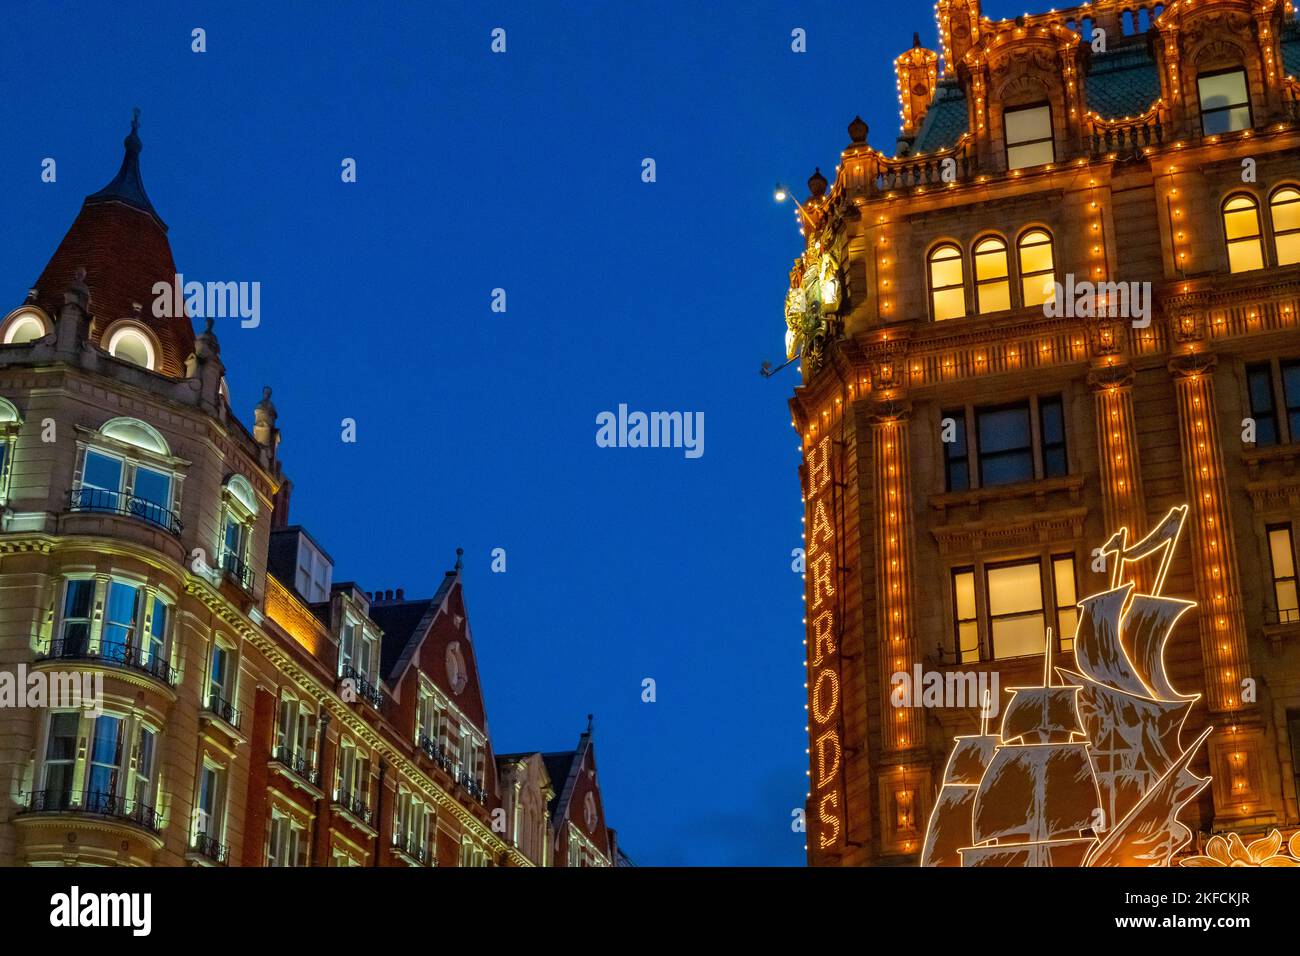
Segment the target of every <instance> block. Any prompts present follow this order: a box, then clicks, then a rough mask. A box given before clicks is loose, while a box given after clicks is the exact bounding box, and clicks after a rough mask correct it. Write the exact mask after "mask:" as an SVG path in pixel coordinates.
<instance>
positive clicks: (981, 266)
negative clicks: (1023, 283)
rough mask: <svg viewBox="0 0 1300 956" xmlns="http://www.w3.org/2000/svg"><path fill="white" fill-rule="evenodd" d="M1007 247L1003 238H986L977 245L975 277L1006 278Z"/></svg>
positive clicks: (981, 278)
mask: <svg viewBox="0 0 1300 956" xmlns="http://www.w3.org/2000/svg"><path fill="white" fill-rule="evenodd" d="M1006 276H1007V247H1006V244H1005V243H1003V241H1002V240H1001V239H984V240H982V241H981V242H979V243H978V244H977V245H976V246H975V278H976V279H979V280H985V279H1005V278H1006Z"/></svg>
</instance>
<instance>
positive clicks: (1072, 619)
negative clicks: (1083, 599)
mask: <svg viewBox="0 0 1300 956" xmlns="http://www.w3.org/2000/svg"><path fill="white" fill-rule="evenodd" d="M1056 620H1057V625H1056V627H1057V631H1058V635H1057V636H1058V637H1059V638H1060V646H1061V650H1063V651H1068V650H1072V649H1073V648H1074V632H1075V629H1076V628H1077V627H1078V626H1079V612H1078V611H1077V610H1076V609H1075V608H1062V609H1061V610H1060V611H1057V612H1056Z"/></svg>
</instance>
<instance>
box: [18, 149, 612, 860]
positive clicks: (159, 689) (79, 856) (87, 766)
mask: <svg viewBox="0 0 1300 956" xmlns="http://www.w3.org/2000/svg"><path fill="white" fill-rule="evenodd" d="M125 147H126V153H125V157H124V159H123V162H122V166H121V169H120V171H119V172H118V174H117V176H116V177H115V178H114V179H113V180H112V181H111V182H110V183H109V184H108V185H107V186H106V187H105V188H104V189H102V190H100V191H99V192H97V193H94V194H93V195H91V196H88V197H87V198H86V200H85V202H84V204H83V205H82V207H81V211H80V213H79V214H78V215H77V217H76V219H75V221H74V222H73V224H72V226H71V228H70V229H69V230H68V232H67V235H66V236H65V237H64V238H63V241H62V242H61V243H60V244H59V247H58V248H57V249H56V250H55V251H54V254H53V256H52V257H51V258H50V259H49V262H48V264H47V265H46V266H45V268H44V270H43V271H42V272H41V274H40V275H39V277H38V278H37V279H36V281H35V284H34V286H33V288H32V289H31V290H30V292H28V294H27V296H26V300H25V301H22V302H21V303H19V304H18V305H17V307H16V308H13V309H12V310H8V311H7V314H4V317H3V319H2V320H0V343H2V344H0V509H2V512H0V671H4V672H8V674H9V675H10V676H14V675H20V674H23V673H26V674H27V675H29V676H30V675H31V674H34V673H41V672H45V674H46V675H47V676H50V677H51V678H53V677H56V676H66V675H67V674H69V673H73V674H81V673H88V674H92V675H96V676H97V677H99V678H102V688H103V699H102V701H100V702H99V703H101V704H102V710H98V711H96V710H92V709H87V708H86V707H78V706H71V707H66V706H37V707H32V706H6V707H5V708H3V709H0V866H9V865H137V866H184V865H231V866H401V867H435V866H437V867H447V866H502V865H507V866H516V865H518V866H530V865H534V866H612V865H616V864H618V863H619V862H620V861H623V862H625V860H626V858H625V857H623V856H622V855H621V854H620V852H619V850H618V847H617V844H616V841H615V833H614V830H613V829H611V828H609V827H608V826H606V823H605V816H604V806H603V803H602V800H601V795H600V788H599V785H598V780H597V774H596V757H595V749H594V744H593V739H592V733H591V724H590V720H589V721H588V725H587V729H586V730H585V731H584V732H582V733H581V734H580V735H579V738H578V744H577V746H576V747H575V748H574V749H572V750H565V751H558V752H521V753H513V754H509V755H501V754H496V753H494V751H493V746H492V740H491V737H490V735H489V733H488V719H487V709H486V703H485V696H484V692H483V687H482V684H481V682H480V679H479V672H478V666H477V663H476V658H475V653H474V643H473V639H472V635H471V628H470V623H469V612H468V611H467V609H466V600H465V595H464V586H463V582H462V562H461V559H460V558H459V557H457V559H456V561H455V566H454V568H452V569H451V570H449V571H447V572H446V575H445V577H444V578H443V579H442V580H441V581H437V582H432V583H430V585H429V586H428V592H431V593H432V596H431V597H425V598H420V599H412V598H409V597H407V596H406V595H405V593H404V592H403V591H402V590H396V591H393V590H383V591H378V590H371V591H366V590H363V589H362V588H361V587H360V586H359V585H356V584H353V583H351V582H342V581H338V580H335V571H334V569H335V561H334V559H333V558H332V557H331V555H330V553H329V552H328V550H327V549H326V547H325V546H324V545H325V542H323V541H319V540H317V539H316V538H314V537H313V536H312V535H311V534H310V533H309V532H308V531H307V530H306V529H305V528H303V527H301V526H298V525H293V524H290V523H289V520H288V509H289V490H290V482H289V481H288V479H287V478H286V477H285V475H284V473H283V472H282V470H281V463H280V459H279V442H280V431H279V429H278V427H277V414H276V409H275V407H274V405H273V404H272V403H271V395H270V389H266V390H265V392H264V397H263V399H262V401H261V402H260V403H259V404H258V405H257V407H256V408H255V409H254V410H253V416H252V427H251V429H250V428H249V427H247V426H246V425H245V424H243V423H242V422H241V421H240V419H239V418H238V417H237V416H236V414H235V412H234V411H233V410H232V409H231V407H230V403H229V398H228V393H227V389H226V384H225V378H224V370H225V367H224V365H223V364H222V359H221V350H220V347H219V345H218V341H217V335H216V332H215V331H214V328H213V323H212V322H211V320H209V321H208V323H207V328H206V330H205V331H203V332H202V333H201V334H199V335H197V336H196V335H195V333H194V329H193V326H192V323H191V319H190V318H189V317H187V316H186V315H181V316H180V317H179V318H167V317H163V318H158V317H156V315H155V313H154V309H153V308H152V303H153V302H154V299H155V296H154V286H155V283H159V282H162V283H165V284H171V283H172V282H173V280H174V279H175V276H176V273H177V267H176V265H175V263H174V262H173V260H172V253H171V248H170V245H169V243H168V238H167V226H166V225H165V224H164V222H163V220H162V219H161V218H160V217H159V215H158V213H157V212H156V211H155V209H154V207H153V206H152V204H151V203H150V201H149V199H148V197H147V196H146V194H145V191H144V187H143V184H142V181H141V175H140V165H139V159H140V151H141V141H140V138H139V136H138V134H137V131H136V124H135V123H133V124H132V128H131V132H130V134H129V135H128V137H127V139H126V141H125ZM15 298H17V297H15ZM457 553H458V555H459V552H457ZM449 563H450V562H449ZM10 703H12V702H10ZM49 703H50V704H51V705H53V704H56V703H60V702H56V701H53V700H51V701H50V702H49ZM62 703H66V701H62ZM542 705H543V703H542V702H539V706H542Z"/></svg>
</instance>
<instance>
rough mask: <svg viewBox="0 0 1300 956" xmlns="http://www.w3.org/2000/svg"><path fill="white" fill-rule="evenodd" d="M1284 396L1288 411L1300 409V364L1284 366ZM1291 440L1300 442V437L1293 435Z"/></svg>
mask: <svg viewBox="0 0 1300 956" xmlns="http://www.w3.org/2000/svg"><path fill="white" fill-rule="evenodd" d="M1282 394H1283V396H1284V397H1285V398H1286V407H1287V410H1288V411H1290V410H1291V409H1295V408H1300V362H1298V363H1288V364H1286V365H1283V366H1282ZM1291 440H1292V441H1296V440H1300V435H1292V436H1291Z"/></svg>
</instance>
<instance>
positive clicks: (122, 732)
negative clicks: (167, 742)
mask: <svg viewBox="0 0 1300 956" xmlns="http://www.w3.org/2000/svg"><path fill="white" fill-rule="evenodd" d="M45 733H46V736H45V747H44V751H43V759H42V761H41V765H40V767H39V768H38V770H37V774H36V779H37V780H38V781H40V783H39V786H38V788H37V789H36V791H35V792H34V793H33V794H32V800H31V803H30V805H29V807H28V808H27V809H28V810H30V811H32V812H57V811H63V810H72V811H77V812H83V813H94V814H100V815H104V816H111V817H117V818H121V819H128V820H131V821H133V822H135V823H138V824H140V825H142V826H146V827H149V828H150V829H157V828H158V822H157V819H156V816H155V811H154V790H155V787H156V778H155V770H156V768H155V751H156V745H157V739H158V730H157V728H156V727H154V726H152V725H150V724H148V723H146V722H145V721H144V720H142V719H140V718H139V717H136V716H133V715H127V714H115V713H107V712H106V713H102V714H98V715H96V714H94V713H92V712H90V711H86V710H57V711H52V712H50V715H49V719H48V723H47V724H46V729H45ZM81 740H85V741H86V742H87V745H86V747H85V748H84V749H82V748H81V747H80V746H79V741H81Z"/></svg>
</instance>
